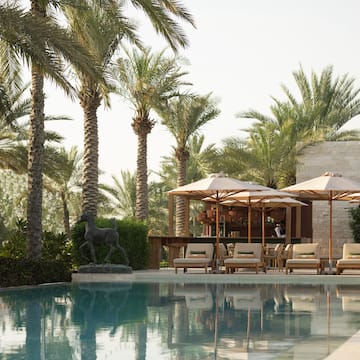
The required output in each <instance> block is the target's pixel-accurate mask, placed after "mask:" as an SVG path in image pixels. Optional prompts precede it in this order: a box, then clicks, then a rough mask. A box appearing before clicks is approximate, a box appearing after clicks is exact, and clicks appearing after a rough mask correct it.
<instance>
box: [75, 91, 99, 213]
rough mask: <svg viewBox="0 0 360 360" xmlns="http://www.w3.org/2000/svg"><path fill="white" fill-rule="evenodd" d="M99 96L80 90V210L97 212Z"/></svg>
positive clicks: (92, 92)
mask: <svg viewBox="0 0 360 360" xmlns="http://www.w3.org/2000/svg"><path fill="white" fill-rule="evenodd" d="M100 103H101V98H100V95H99V93H98V92H97V91H96V90H93V89H91V88H87V87H85V88H84V89H83V90H82V91H81V101H80V104H81V107H82V108H83V111H84V164H83V178H82V191H83V200H82V211H83V213H89V214H92V215H94V216H96V214H97V204H98V196H99V189H98V180H99V136H98V123H97V121H98V120H97V113H96V112H97V109H98V107H99V106H100Z"/></svg>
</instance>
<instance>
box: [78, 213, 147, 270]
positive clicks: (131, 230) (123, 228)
mask: <svg viewBox="0 0 360 360" xmlns="http://www.w3.org/2000/svg"><path fill="white" fill-rule="evenodd" d="M95 223H96V226H97V227H99V228H112V227H113V222H112V219H105V218H96V219H95ZM116 225H117V229H118V233H119V243H120V246H122V247H123V248H124V249H125V251H126V253H127V255H128V258H129V261H130V266H131V267H132V268H133V269H134V270H140V269H146V268H147V266H148V262H149V244H148V241H147V226H146V225H145V224H144V223H142V222H138V221H135V220H120V221H119V220H116ZM84 234H85V223H80V224H75V225H74V226H73V228H72V231H71V237H72V240H73V260H74V264H75V265H77V266H79V265H85V264H88V263H89V262H91V261H92V260H91V255H90V250H89V247H88V246H87V245H85V246H84V247H83V248H82V249H81V251H80V250H79V247H80V246H81V245H82V244H83V243H84V242H85V240H84ZM108 251H109V248H108V246H106V245H96V246H95V254H96V258H97V262H98V263H104V259H105V257H106V255H107V253H108ZM110 262H111V263H112V264H123V263H124V259H123V257H122V254H121V253H120V251H114V252H113V253H112V254H111V258H110Z"/></svg>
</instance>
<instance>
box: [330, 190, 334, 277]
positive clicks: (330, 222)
mask: <svg viewBox="0 0 360 360" xmlns="http://www.w3.org/2000/svg"><path fill="white" fill-rule="evenodd" d="M329 206H330V211H329V216H330V219H329V271H330V272H331V271H332V213H333V211H332V210H333V208H332V191H331V192H330V199H329Z"/></svg>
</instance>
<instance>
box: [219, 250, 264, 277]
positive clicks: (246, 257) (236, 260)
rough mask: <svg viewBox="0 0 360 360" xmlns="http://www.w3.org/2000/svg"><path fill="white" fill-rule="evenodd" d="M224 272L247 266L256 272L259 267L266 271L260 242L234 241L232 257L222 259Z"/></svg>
mask: <svg viewBox="0 0 360 360" xmlns="http://www.w3.org/2000/svg"><path fill="white" fill-rule="evenodd" d="M224 265H225V272H226V273H230V272H231V273H233V272H234V271H235V270H236V269H240V268H249V269H254V270H255V271H256V273H258V270H259V268H260V269H261V268H262V269H263V271H264V272H265V273H266V264H265V261H264V254H263V249H262V245H261V244H253V243H245V244H243V243H236V244H235V246H234V251H233V257H231V258H227V259H225V260H224Z"/></svg>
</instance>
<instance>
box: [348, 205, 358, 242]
mask: <svg viewBox="0 0 360 360" xmlns="http://www.w3.org/2000/svg"><path fill="white" fill-rule="evenodd" d="M349 212H350V216H351V219H350V228H351V231H352V234H353V238H354V242H356V243H360V207H356V208H351V209H350V210H349Z"/></svg>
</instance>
